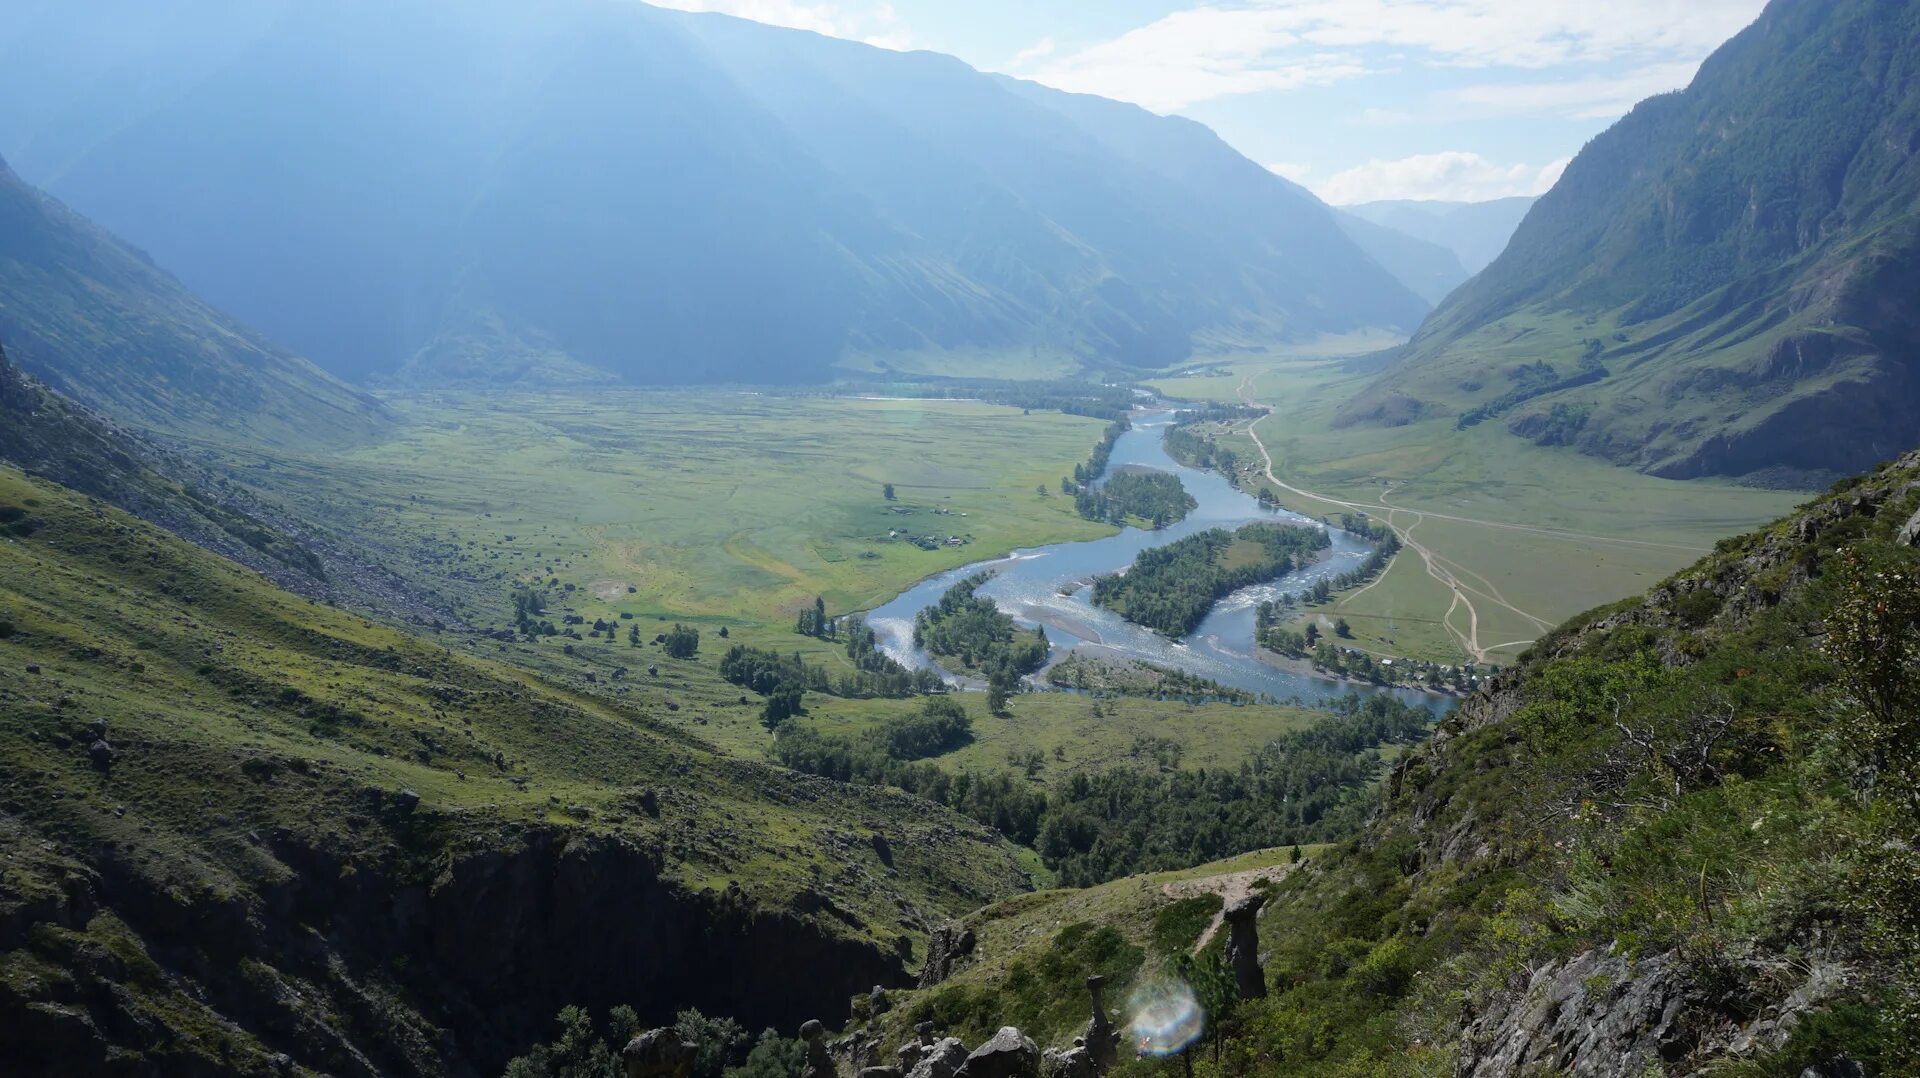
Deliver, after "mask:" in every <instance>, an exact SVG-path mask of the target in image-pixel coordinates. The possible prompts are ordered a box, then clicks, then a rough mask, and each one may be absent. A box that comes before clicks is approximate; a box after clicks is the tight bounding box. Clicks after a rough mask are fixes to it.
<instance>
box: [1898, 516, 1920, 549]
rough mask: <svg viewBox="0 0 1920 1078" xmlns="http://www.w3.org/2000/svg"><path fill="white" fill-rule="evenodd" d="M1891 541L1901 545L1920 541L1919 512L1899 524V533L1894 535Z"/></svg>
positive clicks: (1909, 544)
mask: <svg viewBox="0 0 1920 1078" xmlns="http://www.w3.org/2000/svg"><path fill="white" fill-rule="evenodd" d="M1893 541H1894V542H1896V543H1899V544H1900V545H1901V546H1912V545H1914V543H1916V542H1920V512H1916V513H1914V514H1913V515H1912V516H1910V517H1908V518H1907V522H1906V523H1905V524H1902V525H1901V526H1900V534H1898V535H1896V536H1894V537H1893Z"/></svg>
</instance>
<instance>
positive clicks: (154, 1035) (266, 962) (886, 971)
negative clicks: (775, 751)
mask: <svg viewBox="0 0 1920 1078" xmlns="http://www.w3.org/2000/svg"><path fill="white" fill-rule="evenodd" d="M0 672H4V677H0V846H3V847H4V850H5V862H4V864H5V867H4V874H3V875H0V970H4V973H3V974H0V1051H3V1052H4V1053H5V1055H6V1058H8V1059H9V1060H10V1061H11V1062H12V1063H13V1065H17V1066H22V1067H24V1068H26V1069H27V1070H30V1071H31V1070H34V1069H37V1068H48V1067H55V1066H59V1067H64V1068H69V1069H72V1068H78V1069H82V1070H113V1071H117V1072H124V1073H160V1072H164V1073H169V1074H175V1073H201V1072H207V1071H215V1070H229V1069H241V1070H249V1069H260V1068H261V1067H264V1066H265V1065H266V1061H267V1058H268V1057H269V1056H271V1055H273V1054H276V1053H284V1054H285V1055H286V1056H288V1057H289V1058H290V1059H291V1061H292V1063H293V1064H295V1065H297V1066H298V1067H299V1068H304V1069H311V1070H315V1071H326V1072H331V1073H376V1072H377V1073H432V1072H438V1071H442V1070H454V1071H460V1070H464V1069H467V1068H477V1069H480V1070H483V1071H484V1070H489V1069H494V1068H497V1067H498V1066H500V1065H501V1064H502V1063H503V1062H504V1060H505V1059H506V1058H507V1057H508V1056H509V1055H511V1054H512V1053H513V1052H515V1051H518V1050H521V1049H522V1048H523V1047H524V1045H525V1044H527V1043H529V1042H531V1041H532V1040H533V1039H535V1037H536V1036H537V1035H538V1034H539V1033H540V1032H541V1031H542V1030H543V1029H544V1026H545V1023H546V1022H547V1021H548V1020H550V1018H551V1016H552V1014H553V1013H554V1012H555V1011H557V1010H558V1009H559V1007H560V1006H562V1005H563V1004H565V1003H571V1002H577V1003H583V1004H586V1005H589V1006H594V1007H605V1006H609V1005H611V1004H613V1003H616V1002H618V1003H628V1004H632V1005H634V1006H636V1007H637V1008H639V1009H641V1010H642V1011H643V1012H646V1011H651V1012H653V1016H654V1017H665V1016H666V1015H667V1014H668V1013H670V1011H671V1009H672V1008H673V1007H676V1006H679V1005H683V1004H687V1003H692V1004H694V1005H698V1006H701V1007H703V1008H706V1009H707V1010H709V1011H711V1012H715V1013H731V1014H736V1015H739V1016H740V1017H741V1018H742V1019H743V1020H745V1021H748V1022H754V1023H768V1022H777V1023H780V1024H783V1025H791V1024H793V1023H796V1022H798V1021H800V1020H801V1019H804V1018H807V1017H812V1016H813V1015H812V1014H811V1013H810V1012H812V1011H813V1010H814V1009H815V1006H816V1003H817V999H818V997H817V996H816V995H814V994H812V993H806V992H801V993H795V992H792V991H790V990H789V986H788V985H786V984H784V983H783V982H782V980H781V978H780V977H777V976H773V975H772V974H773V973H774V972H776V971H788V972H790V971H791V970H792V969H794V968H801V967H804V968H808V969H810V970H812V971H813V972H812V973H811V974H810V983H811V984H812V985H814V986H815V987H823V986H824V987H826V988H829V989H831V990H832V992H834V993H838V992H841V991H845V992H851V991H854V990H855V989H864V988H866V987H869V986H871V985H872V984H873V983H875V982H876V981H880V982H887V981H894V980H896V979H898V978H899V977H901V976H902V973H901V971H902V969H903V968H904V966H905V965H906V963H907V962H908V961H910V959H911V958H912V957H913V950H914V948H915V946H916V944H915V942H914V941H915V940H916V939H918V938H919V937H920V936H921V935H922V933H923V932H924V930H925V928H926V927H927V926H928V925H929V924H931V923H935V922H937V921H939V920H942V919H944V918H946V917H948V916H952V915H954V914H957V913H959V912H962V911H964V910H966V909H970V908H973V907H975V906H977V905H979V904H980V903H981V902H983V901H986V900H988V899H992V898H996V897H1000V896H1004V895H1006V894H1008V893H1010V892H1012V891H1016V890H1019V889H1021V888H1023V887H1025V886H1026V885H1027V884H1026V876H1025V874H1024V873H1023V872H1022V871H1021V869H1020V867H1019V864H1018V861H1017V859H1016V857H1015V854H1014V852H1013V851H1012V850H1011V849H1010V848H1009V847H1007V846H1006V845H1005V844H1004V843H1003V842H1001V841H1000V840H998V839H997V838H996V837H995V836H993V835H992V834H991V832H989V831H986V830H985V829H983V828H980V827H978V826H977V825H975V824H972V823H971V822H969V821H967V820H965V819H963V818H961V817H959V816H956V815H954V814H951V813H947V812H944V811H941V810H938V809H936V808H934V807H932V806H930V805H927V804H925V803H924V802H919V801H915V800H913V799H911V798H907V797H905V796H904V795H899V794H896V793H891V792H888V791H885V790H881V789H871V788H855V787H847V786H841V785H837V784H834V783H829V782H824V781H819V780H814V779H809V778H806V777H804V776H795V775H792V774H789V773H785V772H780V771H777V770H775V769H773V768H770V767H767V766H764V765H760V764H756V763H751V762H745V761H741V760H736V759H731V758H728V757H725V756H722V755H720V754H719V753H717V752H716V751H715V750H713V749H711V748H709V747H707V746H706V745H705V744H704V743H703V742H701V741H699V740H696V739H694V738H692V737H690V736H687V735H686V734H683V733H680V732H678V731H676V730H674V729H672V728H670V727H668V726H666V725H664V724H662V723H660V722H658V721H656V720H655V719H654V718H653V717H652V714H653V711H654V708H656V707H658V706H660V701H661V699H662V692H661V690H660V689H659V688H658V687H654V688H650V689H647V690H645V691H643V692H641V693H639V694H636V698H635V700H633V701H631V702H628V701H620V700H615V699H609V698H605V697H594V696H589V695H585V694H583V693H580V692H576V691H572V690H569V689H567V688H565V687H562V686H560V685H559V684H557V683H555V682H553V681H551V680H547V679H545V678H543V677H541V676H538V675H535V674H531V673H529V672H527V671H526V670H524V669H519V668H515V667H510V666H506V665H502V664H496V663H492V662H488V661H485V660H480V659H475V658H470V657H468V656H465V655H461V654H458V653H455V652H453V651H449V650H448V649H446V648H444V647H441V646H439V645H438V644H436V643H435V642H434V641H433V640H431V639H426V638H421V637H416V636H410V635H407V634H404V633H400V632H396V631H394V630H391V629H387V628H384V627H381V626H378V625H375V624H372V623H370V622H367V621H365V620H363V619H361V618H359V617H356V616H354V615H351V614H347V613H344V612H341V611H339V610H336V609H333V608H330V607H325V606H321V605H317V604H314V603H311V602H309V601H308V600H305V599H301V598H298V597H296V596H293V595H290V594H287V593H285V592H281V591H278V590H276V589H274V588H273V587H271V586H270V585H269V584H267V583H266V582H265V581H264V580H262V579H261V578H259V577H257V576H255V575H254V574H253V573H251V572H249V571H247V570H244V569H241V568H239V567H238V566H235V565H233V564H232V563H229V562H226V561H224V560H221V559H219V558H216V557H214V556H212V555H209V554H206V553H205V552H203V551H201V550H199V549H197V548H194V547H191V546H188V545H186V544H185V543H182V542H180V541H178V540H176V539H174V538H172V537H171V536H168V535H166V534H164V533H161V532H159V531H158V530H157V529H155V528H152V527H150V526H148V525H146V524H143V523H141V522H140V521H138V520H136V519H134V518H132V517H129V516H127V515H125V514H123V513H121V512H119V511H117V510H113V509H110V508H107V507H106V506H104V505H102V504H101V503H98V502H94V501H91V500H90V499H87V498H84V497H82V496H79V495H76V494H73V493H71V492H68V491H65V490H63V489H61V488H58V487H55V486H53V485H52V484H49V483H45V482H42V481H37V480H31V479H28V478H25V477H24V476H22V475H21V474H20V473H19V472H17V471H14V470H12V469H4V470H0ZM689 775H697V776H698V781H691V780H689V779H688V778H687V776H689ZM715 970H725V971H726V972H725V974H724V975H722V976H715V975H714V971H715ZM641 971H646V972H645V973H644V975H642V972H641Z"/></svg>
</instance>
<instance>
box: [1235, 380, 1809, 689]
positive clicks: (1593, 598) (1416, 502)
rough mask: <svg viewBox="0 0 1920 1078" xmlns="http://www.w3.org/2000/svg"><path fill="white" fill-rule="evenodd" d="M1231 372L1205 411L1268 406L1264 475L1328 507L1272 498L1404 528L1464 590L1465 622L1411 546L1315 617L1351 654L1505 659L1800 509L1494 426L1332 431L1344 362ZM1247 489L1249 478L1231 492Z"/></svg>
mask: <svg viewBox="0 0 1920 1078" xmlns="http://www.w3.org/2000/svg"><path fill="white" fill-rule="evenodd" d="M1233 369H1234V370H1235V372H1236V374H1237V377H1234V378H1229V379H1205V380H1203V381H1205V382H1207V383H1208V384H1209V385H1210V386H1215V387H1217V389H1216V391H1215V392H1214V393H1212V394H1210V395H1209V396H1210V397H1211V399H1231V398H1233V397H1234V396H1236V393H1237V390H1238V387H1240V386H1242V385H1243V384H1244V385H1245V387H1246V392H1247V395H1248V396H1249V397H1250V398H1251V399H1252V400H1254V401H1256V402H1259V403H1263V404H1268V405H1270V406H1272V407H1273V408H1274V412H1273V414H1272V415H1270V416H1268V417H1267V418H1264V419H1261V420H1259V421H1258V427H1257V429H1258V431H1259V433H1260V436H1261V438H1262V439H1263V440H1264V441H1265V442H1266V444H1267V447H1268V449H1269V450H1270V451H1271V452H1272V453H1273V456H1274V463H1275V473H1276V474H1277V475H1278V476H1279V477H1280V478H1281V479H1283V480H1285V481H1286V482H1287V483H1289V484H1291V485H1293V486H1296V487H1299V488H1301V489H1304V490H1308V491H1312V492H1314V493H1316V494H1321V495H1325V496H1327V498H1330V499H1336V500H1337V501H1328V500H1323V499H1321V498H1310V497H1302V496H1299V495H1296V494H1293V493H1290V492H1288V491H1285V490H1280V489H1277V488H1275V489H1274V491H1273V492H1274V494H1275V496H1276V497H1277V498H1278V499H1279V501H1280V502H1281V504H1283V505H1285V506H1287V507H1288V508H1291V509H1296V510H1299V511H1301V512H1305V513H1308V514H1310V515H1313V516H1325V515H1330V514H1335V513H1338V512H1341V511H1350V509H1349V507H1348V506H1346V505H1342V504H1338V503H1342V502H1344V503H1352V506H1353V507H1356V508H1359V509H1360V510H1362V511H1365V512H1367V513H1369V514H1370V515H1372V516H1374V517H1376V518H1378V519H1384V520H1388V521H1390V522H1392V523H1394V524H1395V525H1397V526H1399V527H1400V528H1402V529H1404V530H1410V532H1411V539H1412V540H1413V541H1414V542H1417V543H1419V544H1420V545H1423V546H1426V547H1429V548H1430V549H1431V550H1432V551H1433V553H1434V555H1435V556H1436V557H1437V558H1438V559H1439V563H1440V569H1441V570H1442V571H1443V572H1446V573H1449V574H1451V575H1452V576H1453V577H1455V578H1456V579H1458V580H1459V581H1460V582H1461V584H1462V585H1463V586H1464V587H1465V588H1466V589H1468V598H1469V599H1470V600H1471V601H1472V602H1473V604H1474V608H1475V614H1476V615H1477V620H1476V619H1474V618H1470V617H1469V616H1468V613H1467V611H1466V609H1465V608H1464V606H1460V605H1458V604H1455V603H1454V602H1453V592H1452V590H1451V589H1449V588H1447V587H1446V586H1444V585H1442V584H1441V583H1439V582H1438V581H1436V580H1435V579H1434V577H1433V576H1432V575H1431V574H1430V573H1429V572H1428V571H1427V569H1426V568H1425V565H1424V563H1423V561H1422V559H1421V558H1420V556H1419V554H1418V553H1416V552H1414V551H1412V550H1408V551H1404V552H1402V553H1401V555H1400V556H1399V557H1398V558H1397V559H1396V560H1395V562H1394V565H1393V566H1392V568H1390V569H1389V570H1388V571H1387V572H1386V573H1385V574H1383V575H1382V577H1381V579H1380V580H1379V581H1378V582H1377V583H1376V584H1374V585H1373V586H1372V587H1370V588H1367V589H1365V590H1364V591H1363V592H1358V593H1355V594H1351V595H1348V596H1345V597H1342V598H1341V599H1340V600H1339V601H1338V602H1336V603H1333V604H1330V605H1329V606H1327V607H1324V608H1320V610H1321V612H1323V613H1325V614H1326V615H1327V616H1328V617H1329V618H1332V617H1336V616H1339V617H1346V618H1347V620H1348V621H1349V622H1350V623H1351V624H1352V626H1353V628H1354V633H1355V638H1356V641H1357V642H1358V644H1359V646H1363V647H1367V648H1369V649H1371V650H1378V651H1382V652H1384V653H1387V654H1396V655H1406V656H1409V657H1413V658H1422V659H1431V660H1434V661H1438V662H1458V661H1460V660H1461V659H1462V658H1463V657H1464V654H1465V649H1464V648H1463V647H1462V646H1461V643H1460V638H1461V637H1462V636H1466V635H1473V636H1475V637H1476V638H1477V640H1478V641H1479V643H1480V645H1481V648H1482V649H1483V650H1484V651H1486V652H1487V654H1488V657H1489V658H1490V659H1492V660H1493V661H1495V662H1502V663H1505V662H1510V661H1511V660H1512V659H1513V658H1514V657H1516V656H1518V654H1519V653H1520V652H1521V651H1522V650H1524V649H1525V645H1526V642H1527V641H1530V640H1532V639H1534V638H1535V637H1537V636H1538V635H1540V633H1542V632H1544V631H1545V629H1546V627H1547V626H1550V625H1554V624H1557V623H1559V622H1560V621H1562V620H1564V619H1566V618H1568V617H1570V616H1572V615H1573V614H1576V613H1579V612H1581V611H1583V610H1587V609H1590V608H1592V607H1594V606H1598V605H1600V604H1603V603H1606V602H1610V601H1612V600H1615V599H1618V598H1620V597H1622V596H1625V595H1630V594H1633V593H1635V592H1637V591H1641V590H1644V589H1646V588H1647V587H1649V586H1651V585H1652V584H1654V583H1656V582H1658V581H1659V580H1661V579H1663V578H1664V577H1666V576H1667V575H1669V574H1670V573H1672V572H1673V571H1675V570H1676V569H1678V568H1680V567H1681V566H1683V565H1686V564H1688V563H1689V562H1691V561H1693V560H1694V559H1696V558H1698V557H1699V556H1700V555H1702V554H1704V553H1706V552H1707V551H1708V550H1710V549H1711V548H1712V546H1713V544H1714V542H1715V541H1716V540H1718V539H1720V538H1722V537H1724V536H1727V535H1730V534H1734V533H1736V532H1738V531H1741V530H1743V529H1745V528H1748V527H1751V526H1753V525H1754V524H1756V523H1759V522H1761V521H1764V520H1767V519H1771V518H1773V517H1776V516H1779V515H1780V514H1782V513H1785V512H1787V511H1788V510H1790V509H1792V508H1793V507H1794V506H1795V505H1797V504H1799V503H1800V502H1801V501H1803V500H1805V495H1801V494H1796V493H1792V492H1782V491H1773V490H1761V489H1755V488H1749V487H1740V486H1735V485H1733V484H1731V483H1726V482H1721V481H1715V480H1690V481H1684V482H1682V481H1676V480H1666V479H1656V478H1652V477H1650V476H1646V475H1641V474H1639V473H1637V472H1633V471H1629V470H1627V469H1624V468H1616V467H1613V466H1611V465H1608V464H1605V463H1603V462H1601V461H1598V460H1596V459H1594V458H1591V457H1585V456H1582V455H1580V454H1578V453H1576V452H1574V451H1573V450H1570V449H1556V448H1543V447H1538V446H1534V445H1531V444H1529V443H1526V442H1523V441H1521V440H1519V439H1516V438H1514V437H1512V436H1510V435H1508V434H1506V433H1505V432H1504V430H1502V429H1500V425H1499V424H1497V423H1487V424H1481V425H1480V426H1477V427H1473V428H1470V429H1469V430H1466V431H1458V430H1455V429H1454V425H1453V421H1452V419H1451V418H1447V419H1445V420H1427V421H1423V422H1418V423H1412V424H1408V425H1406V426H1402V427H1391V428H1383V427H1378V426H1354V427H1347V428H1339V429H1336V428H1335V427H1333V426H1332V423H1331V420H1332V418H1333V414H1334V412H1335V411H1336V410H1337V408H1338V407H1339V406H1340V405H1341V404H1343V403H1344V402H1345V401H1346V400H1347V399H1349V397H1350V396H1351V395H1352V394H1353V393H1355V392H1357V391H1358V390H1359V389H1360V388H1361V387H1362V386H1363V385H1364V384H1365V383H1366V380H1367V376H1365V375H1358V374H1354V373H1352V372H1350V371H1348V370H1346V369H1345V368H1344V367H1343V364H1342V361H1339V360H1333V359H1308V358H1281V359H1270V358H1260V357H1253V358H1242V359H1239V360H1236V361H1235V363H1234V367H1233ZM1221 442H1222V444H1224V445H1226V446H1227V447H1228V448H1230V449H1232V450H1233V451H1234V452H1235V453H1237V454H1238V455H1239V456H1240V459H1241V460H1242V461H1243V462H1246V463H1248V464H1255V463H1257V462H1259V461H1260V459H1261V458H1260V455H1259V452H1258V450H1257V449H1256V448H1255V447H1254V445H1253V442H1252V440H1251V439H1250V438H1248V437H1247V436H1246V435H1245V434H1244V433H1241V434H1227V433H1225V432H1222V434H1221ZM1257 485H1260V480H1259V479H1258V478H1257V468H1256V469H1255V473H1254V474H1252V475H1248V476H1246V477H1245V478H1244V482H1243V486H1246V487H1247V488H1248V489H1255V487H1256V486H1257ZM1446 517H1455V518H1465V519H1445V518H1446ZM1506 525H1516V526H1518V527H1510V526H1506ZM1450 608H1451V609H1450ZM1529 615H1531V616H1529Z"/></svg>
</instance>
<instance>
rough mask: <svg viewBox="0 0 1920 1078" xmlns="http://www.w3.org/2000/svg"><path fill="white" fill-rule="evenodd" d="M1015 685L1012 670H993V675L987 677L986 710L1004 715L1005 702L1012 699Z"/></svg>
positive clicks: (1005, 711)
mask: <svg viewBox="0 0 1920 1078" xmlns="http://www.w3.org/2000/svg"><path fill="white" fill-rule="evenodd" d="M1016 687H1017V682H1016V681H1015V680H1014V674H1013V673H1012V672H1010V671H1007V670H996V671H994V673H993V676H992V677H990V678H988V679H987V710H988V711H991V712H993V713H994V714H995V715H1000V716H1002V717H1004V716H1005V715H1006V714H1007V713H1008V712H1007V704H1008V702H1009V701H1010V700H1012V699H1013V693H1014V689H1015V688H1016Z"/></svg>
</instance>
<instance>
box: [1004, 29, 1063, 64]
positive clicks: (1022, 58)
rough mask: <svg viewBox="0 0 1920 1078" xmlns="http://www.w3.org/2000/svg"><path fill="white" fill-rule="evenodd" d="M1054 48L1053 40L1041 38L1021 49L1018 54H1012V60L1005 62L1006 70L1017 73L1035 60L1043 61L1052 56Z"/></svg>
mask: <svg viewBox="0 0 1920 1078" xmlns="http://www.w3.org/2000/svg"><path fill="white" fill-rule="evenodd" d="M1054 48H1055V46H1054V44H1053V39H1052V38H1050V37H1043V38H1041V39H1040V40H1038V41H1036V42H1034V43H1033V44H1031V45H1029V46H1027V47H1026V48H1024V49H1021V50H1020V51H1019V52H1016V53H1014V54H1013V59H1011V60H1008V61H1007V70H1008V71H1018V70H1020V69H1021V68H1024V67H1026V66H1027V65H1028V64H1031V63H1033V62H1034V61H1036V60H1044V59H1046V58H1047V57H1049V56H1052V55H1053V52H1054Z"/></svg>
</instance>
